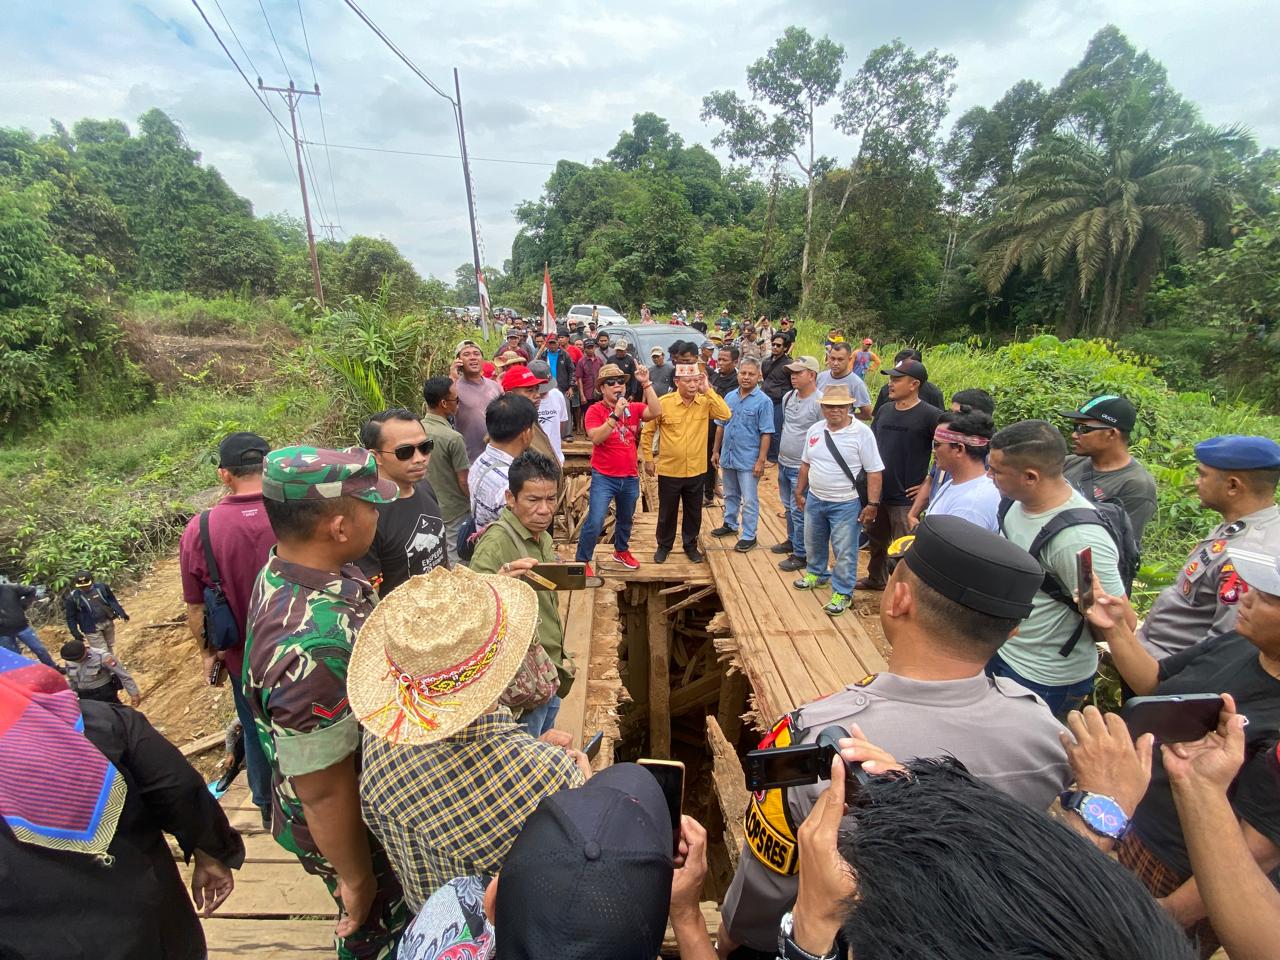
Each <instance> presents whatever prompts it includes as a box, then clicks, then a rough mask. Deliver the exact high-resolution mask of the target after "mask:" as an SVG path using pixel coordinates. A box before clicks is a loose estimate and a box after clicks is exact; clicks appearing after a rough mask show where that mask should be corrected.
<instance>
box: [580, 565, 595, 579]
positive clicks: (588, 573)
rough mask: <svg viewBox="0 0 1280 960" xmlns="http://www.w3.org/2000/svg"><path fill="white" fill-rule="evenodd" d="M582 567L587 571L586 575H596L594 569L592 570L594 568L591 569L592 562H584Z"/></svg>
mask: <svg viewBox="0 0 1280 960" xmlns="http://www.w3.org/2000/svg"><path fill="white" fill-rule="evenodd" d="M582 568H583V570H584V571H585V572H586V575H587V576H588V577H594V576H595V575H596V572H595V571H594V570H592V569H591V564H589V563H584V564H583V565H582Z"/></svg>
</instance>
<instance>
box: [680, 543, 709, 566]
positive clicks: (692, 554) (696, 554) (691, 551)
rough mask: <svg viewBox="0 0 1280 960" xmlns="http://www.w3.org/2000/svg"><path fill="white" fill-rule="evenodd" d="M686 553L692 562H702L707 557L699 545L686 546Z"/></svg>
mask: <svg viewBox="0 0 1280 960" xmlns="http://www.w3.org/2000/svg"><path fill="white" fill-rule="evenodd" d="M684 555H685V556H686V557H688V558H689V562H690V563H702V561H703V560H705V559H707V558H706V557H704V556H703V555H702V551H701V550H699V549H698V548H697V547H685V548H684Z"/></svg>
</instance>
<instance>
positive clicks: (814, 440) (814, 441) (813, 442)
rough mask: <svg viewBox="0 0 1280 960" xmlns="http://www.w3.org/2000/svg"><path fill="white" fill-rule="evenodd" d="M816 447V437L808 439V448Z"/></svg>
mask: <svg viewBox="0 0 1280 960" xmlns="http://www.w3.org/2000/svg"><path fill="white" fill-rule="evenodd" d="M817 445H818V438H817V437H810V438H809V446H811V447H816V446H817Z"/></svg>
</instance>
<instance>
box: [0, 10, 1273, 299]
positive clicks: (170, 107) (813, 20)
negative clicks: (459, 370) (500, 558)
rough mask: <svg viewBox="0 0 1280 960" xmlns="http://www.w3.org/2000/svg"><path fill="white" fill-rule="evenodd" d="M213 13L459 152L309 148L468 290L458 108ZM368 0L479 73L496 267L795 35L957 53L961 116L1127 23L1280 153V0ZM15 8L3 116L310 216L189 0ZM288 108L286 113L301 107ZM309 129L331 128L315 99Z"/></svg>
mask: <svg viewBox="0 0 1280 960" xmlns="http://www.w3.org/2000/svg"><path fill="white" fill-rule="evenodd" d="M199 2H200V5H201V7H203V8H204V10H205V12H206V13H207V14H208V16H209V19H210V21H211V22H212V24H213V26H214V27H215V28H216V29H217V30H218V32H219V33H220V34H221V35H222V38H223V40H224V41H225V43H226V44H227V46H228V48H229V49H230V50H231V52H232V54H233V55H234V56H235V58H236V59H237V60H238V61H239V62H240V65H241V66H242V67H243V69H244V70H245V73H247V74H248V76H249V77H250V78H251V79H256V77H257V76H259V75H261V76H262V77H263V79H264V80H265V81H266V83H268V84H276V85H280V84H283V83H287V81H288V78H289V76H292V77H293V78H294V80H296V81H297V82H298V84H299V85H300V86H306V87H310V86H311V85H312V82H313V80H312V69H313V66H312V65H313V64H314V71H315V76H316V79H318V81H319V84H320V88H321V90H322V93H323V97H322V99H323V106H324V116H323V121H324V129H325V131H326V132H327V139H328V141H329V143H330V144H331V145H336V144H343V145H347V146H355V147H366V148H369V147H372V148H378V149H379V150H390V151H410V152H415V153H428V154H443V155H445V156H444V157H429V156H408V155H403V154H397V153H383V152H373V151H369V150H353V149H348V148H347V147H341V148H340V147H337V146H332V147H331V148H330V150H329V151H328V154H327V155H326V152H325V151H324V149H322V148H319V147H312V148H311V149H310V158H311V166H312V172H313V175H314V177H315V181H316V186H317V192H318V193H319V198H318V201H319V210H318V211H317V210H315V209H314V207H313V212H315V213H316V216H317V220H318V221H320V222H325V223H331V224H341V231H340V232H339V233H338V236H346V237H349V236H352V235H353V234H357V233H361V234H369V235H374V236H385V237H387V238H388V239H390V240H392V241H394V242H395V243H396V244H397V245H398V246H399V247H400V249H401V250H402V251H403V252H404V253H405V254H406V256H408V257H409V258H410V259H411V260H412V261H413V262H414V263H415V264H416V265H417V266H418V268H419V269H420V270H421V271H422V272H423V273H424V274H425V273H430V274H434V275H436V276H438V277H440V278H442V279H448V280H451V279H452V276H453V271H454V268H455V267H456V266H457V265H458V264H459V263H464V262H469V261H470V260H471V248H470V239H469V237H468V232H467V217H466V205H465V196H464V188H463V182H462V174H461V169H460V164H459V163H458V161H457V160H456V159H450V157H452V156H456V154H457V140H456V136H455V134H454V129H453V124H452V115H451V111H450V107H449V104H448V103H447V102H445V101H444V100H442V99H441V98H440V97H438V96H437V95H436V94H435V93H433V92H432V91H431V90H430V88H428V87H427V85H426V84H424V83H423V82H422V81H421V80H419V79H418V78H417V77H415V76H414V75H413V74H412V73H411V72H410V71H409V69H408V68H407V67H406V66H405V65H404V64H403V63H401V62H400V61H399V60H397V59H396V58H395V57H394V56H393V54H392V53H391V52H390V51H389V50H388V49H387V48H386V47H384V46H383V45H382V44H381V42H380V41H379V40H378V39H377V38H376V37H375V36H374V35H373V33H372V32H371V31H370V30H369V29H368V28H367V27H366V26H365V25H364V24H363V23H361V22H360V21H359V20H358V19H357V17H356V15H355V14H354V13H353V12H352V11H351V10H350V9H349V8H348V7H347V6H346V5H345V4H344V3H343V2H342V0H261V2H260V0H199ZM359 2H360V4H361V6H362V8H363V9H364V10H365V12H366V13H367V14H368V15H369V16H370V17H371V18H372V19H373V20H374V21H375V22H376V23H377V24H378V25H379V26H381V27H382V28H383V30H384V31H386V33H387V34H388V35H389V36H390V37H391V39H392V40H394V41H395V42H396V43H397V44H398V45H399V46H400V47H401V48H402V49H403V50H404V51H405V52H406V54H407V55H408V56H409V57H410V59H412V60H413V61H414V62H415V63H416V64H417V65H418V66H419V67H420V68H421V69H422V71H423V72H424V73H425V74H426V75H427V76H428V77H430V78H431V79H432V80H433V81H435V82H436V83H437V84H438V85H440V86H442V87H444V88H445V89H447V90H451V89H452V74H451V68H452V67H455V66H456V67H458V68H459V70H460V71H461V77H462V94H463V105H464V109H465V115H466V120H467V136H468V147H469V148H470V151H471V154H472V156H473V158H490V159H485V160H479V159H477V160H476V162H474V163H473V177H474V180H475V183H476V204H477V208H478V211H479V219H480V228H481V236H482V239H483V243H484V245H485V250H486V253H485V259H486V261H488V262H491V263H497V264H500V263H501V262H502V261H503V260H504V259H505V258H506V257H507V256H509V254H510V249H511V240H512V238H513V237H514V235H515V231H516V222H515V219H514V217H513V215H512V210H513V208H514V207H515V206H516V204H517V203H519V202H520V201H522V200H525V199H533V198H535V197H537V196H538V194H539V193H540V192H541V187H542V184H543V182H544V181H545V179H546V177H547V174H548V173H549V172H550V169H551V165H553V164H554V163H555V161H556V160H558V159H560V158H569V159H573V160H579V161H583V162H589V161H591V160H592V159H594V158H598V157H603V156H604V155H605V154H606V153H607V152H608V150H609V148H610V147H611V146H612V145H613V144H614V143H615V142H616V140H617V137H618V134H619V132H621V131H622V130H624V129H627V128H628V127H629V126H630V122H631V117H632V115H633V114H635V113H638V112H642V111H646V110H652V111H654V112H656V113H658V114H659V115H661V116H663V117H666V118H667V119H668V120H669V121H670V123H671V125H672V127H673V128H674V129H675V130H676V131H678V132H679V133H680V134H682V135H683V136H684V138H685V140H686V141H688V142H693V141H700V142H703V143H708V142H709V141H710V139H711V137H712V136H713V135H714V132H715V131H714V130H713V129H711V128H709V127H708V126H706V125H705V124H703V123H702V121H701V120H700V119H699V117H698V114H699V111H700V108H701V101H702V97H703V95H704V94H706V93H708V92H709V91H711V90H713V89H720V88H726V87H733V88H737V89H739V90H740V91H742V92H743V93H745V92H746V89H745V69H746V66H747V64H748V63H750V62H751V61H752V60H754V59H756V58H757V57H759V56H761V55H762V54H763V53H764V52H765V51H766V50H767V49H768V48H769V46H770V45H771V44H772V43H773V41H774V40H775V39H776V38H777V37H778V36H779V35H780V34H781V33H782V31H783V30H784V29H785V28H786V27H787V26H788V25H790V24H800V25H803V26H805V27H807V28H808V29H809V30H810V31H811V32H813V33H815V34H822V33H826V34H828V35H830V36H831V37H832V38H833V39H835V40H837V41H838V42H840V43H841V44H843V45H844V47H845V50H846V51H847V55H848V56H847V61H846V72H847V73H851V72H852V71H853V70H854V69H856V67H857V65H859V64H860V63H861V62H862V59H863V58H864V57H865V56H866V54H867V52H868V51H869V50H870V49H871V48H872V47H874V46H876V45H878V44H880V43H884V42H886V41H888V40H891V39H892V38H894V37H901V38H902V39H903V40H904V41H905V42H906V43H908V44H910V45H911V46H914V47H916V48H918V49H927V48H929V47H935V46H936V47H938V48H939V49H941V50H943V51H946V52H949V53H952V54H954V55H955V56H956V57H957V58H958V60H959V70H958V72H957V76H956V83H957V91H956V95H955V98H954V100H953V103H952V112H951V117H952V118H954V117H957V116H959V115H960V114H961V113H963V112H964V111H965V110H966V109H968V108H969V107H971V106H973V105H975V104H983V105H989V104H991V103H992V102H993V101H994V100H995V99H997V98H998V97H999V96H1000V95H1001V94H1002V93H1003V92H1004V91H1005V90H1006V89H1007V88H1008V87H1009V86H1010V85H1012V84H1013V83H1015V82H1016V81H1018V80H1020V79H1023V78H1032V79H1035V80H1038V81H1040V82H1041V83H1043V84H1045V85H1046V86H1051V85H1053V84H1054V83H1055V82H1056V81H1057V80H1058V79H1059V78H1060V77H1061V75H1062V74H1063V72H1064V71H1065V70H1067V69H1068V68H1069V67H1071V66H1072V65H1073V64H1074V63H1076V62H1077V61H1078V60H1079V58H1080V56H1081V55H1082V53H1083V51H1084V47H1085V44H1086V43H1087V42H1088V39H1089V37H1090V36H1091V35H1092V34H1093V33H1094V32H1095V31H1096V30H1097V29H1098V28H1100V27H1101V26H1103V25H1104V24H1106V23H1108V22H1113V23H1115V24H1116V25H1118V26H1119V27H1120V28H1121V30H1123V31H1124V32H1125V33H1126V34H1127V35H1128V37H1129V38H1130V40H1131V41H1133V42H1134V43H1135V44H1136V45H1137V46H1138V47H1140V48H1146V49H1147V50H1149V51H1150V52H1151V53H1152V54H1153V55H1154V56H1155V57H1156V58H1158V59H1159V60H1161V61H1162V62H1163V63H1164V64H1165V65H1166V67H1167V68H1168V70H1169V74H1170V77H1171V79H1172V81H1173V84H1174V86H1175V87H1176V88H1177V89H1178V90H1180V91H1181V92H1182V93H1183V94H1185V95H1186V96H1188V97H1190V98H1191V99H1193V100H1195V101H1196V102H1198V103H1199V104H1200V106H1201V108H1202V109H1203V112H1204V115H1205V117H1206V118H1207V119H1208V120H1209V121H1210V122H1213V123H1230V122H1242V123H1244V124H1246V125H1247V126H1248V127H1250V128H1251V129H1252V131H1253V133H1254V135H1255V136H1256V137H1257V138H1258V140H1259V141H1260V142H1261V143H1262V144H1263V145H1264V146H1274V145H1280V109H1278V108H1280V102H1278V100H1280V96H1278V94H1277V92H1276V91H1277V90H1280V67H1277V66H1276V64H1275V58H1274V49H1273V47H1274V41H1275V38H1276V37H1277V36H1280V4H1278V3H1275V2H1274V0H1216V2H1213V3H1203V2H1199V0H1196V2H1192V0H1109V2H1105V3H1104V2H1102V0H982V2H955V0H915V2H913V3H889V2H886V0H879V2H870V0H844V2H839V0H837V2H834V3H833V2H831V0H792V2H790V3H765V2H748V0H742V2H738V3H729V2H724V0H703V2H700V3H688V2H684V3H676V2H672V0H645V2H643V3H625V2H618V0H615V2H591V0H565V2H558V0H549V2H539V3H535V2H529V0H471V2H467V3H460V2H446V0H436V2H430V3H427V2H404V0H359ZM219 4H220V6H219ZM299 6H301V13H302V15H303V16H300V13H299ZM7 7H8V9H7V11H6V14H5V16H4V18H3V19H2V20H0V49H3V50H4V51H5V59H6V64H5V66H4V67H3V68H0V124H3V125H6V126H23V127H27V128H30V129H32V130H34V131H37V132H44V131H46V130H47V129H48V124H49V120H50V118H58V119H60V120H63V121H64V122H67V123H68V124H69V123H70V122H72V121H74V120H75V119H77V118H80V117H84V116H93V117H108V116H111V117H120V118H123V119H125V120H126V121H128V122H130V123H132V121H133V120H134V119H136V117H137V116H138V115H140V114H141V113H143V112H144V111H146V110H147V109H149V108H150V107H153V106H156V107H160V108H161V109H163V110H165V111H166V112H167V113H168V114H169V115H170V116H172V117H173V118H174V119H175V120H177V121H178V122H179V123H180V124H181V125H182V127H183V128H184V129H185V130H186V132H187V136H188V138H189V139H190V142H191V144H192V146H194V147H195V148H196V149H198V150H199V151H201V153H202V154H203V156H204V160H205V162H206V163H209V164H212V165H214V166H216V167H217V168H218V169H219V170H221V171H222V173H223V175H224V176H225V177H226V178H227V180H228V181H229V182H230V184H231V186H232V187H233V188H234V189H235V190H237V191H238V192H239V193H241V194H242V195H245V196H247V197H249V198H250V199H251V200H252V201H253V203H254V206H255V209H256V210H257V211H258V212H259V213H266V212H270V211H277V210H286V211H289V212H291V213H295V214H300V212H301V201H300V198H299V193H298V183H297V176H296V168H295V167H294V165H293V163H294V161H293V151H292V147H291V146H289V145H288V144H287V141H286V140H283V139H282V138H281V137H280V136H278V128H277V127H276V125H275V123H274V122H273V121H272V119H271V117H270V116H268V115H267V112H266V110H265V109H264V108H263V106H262V105H261V104H260V103H258V102H257V100H255V98H254V95H253V93H251V91H250V90H249V88H248V87H246V85H245V84H244V81H242V80H241V79H240V77H239V76H238V75H237V74H236V72H235V69H234V68H233V67H232V65H231V63H230V62H229V61H228V59H227V57H226V56H225V55H224V54H223V52H222V50H221V49H220V48H219V47H218V44H217V42H216V41H215V39H214V37H213V35H212V34H211V33H210V31H209V29H208V28H207V27H206V26H205V24H204V23H203V21H202V20H201V19H200V15H199V13H198V12H197V11H196V9H195V7H194V6H193V5H192V3H191V2H190V0H138V2H130V0H97V2H94V3H86V2H84V0H41V2H18V0H15V2H14V3H11V4H8V5H7ZM264 14H265V15H264ZM303 17H305V30H306V38H305V39H304V34H303V29H304V28H303ZM228 25H229V26H228ZM233 30H234V35H233ZM272 32H274V40H273V38H272ZM308 40H309V42H310V57H308V50H307V41H308ZM272 103H273V106H274V107H276V115H277V116H278V117H279V118H280V119H281V120H282V121H283V122H284V124H285V125H286V126H287V125H288V115H287V112H285V111H284V110H283V109H282V107H281V105H280V103H279V101H278V100H275V101H273V102H272ZM301 118H302V121H303V123H304V126H305V129H306V135H307V137H308V138H310V139H313V140H316V141H320V140H321V117H320V114H319V113H318V112H317V107H316V104H315V103H314V98H307V102H306V103H305V105H304V108H303V111H302V114H301ZM852 146H853V145H852V144H851V143H849V142H848V141H846V140H844V139H843V138H841V137H840V136H839V135H838V134H836V133H835V132H834V131H833V130H832V129H831V128H830V127H829V126H826V125H824V130H823V133H822V142H821V143H820V148H821V150H822V151H823V152H824V153H827V154H829V155H833V156H837V157H840V158H843V159H847V158H848V155H849V153H850V152H851V149H852ZM286 147H287V149H286ZM491 159H492V160H506V161H515V160H518V161H523V162H522V163H519V164H517V163H510V162H490V160H491ZM314 202H315V201H314V200H313V203H314Z"/></svg>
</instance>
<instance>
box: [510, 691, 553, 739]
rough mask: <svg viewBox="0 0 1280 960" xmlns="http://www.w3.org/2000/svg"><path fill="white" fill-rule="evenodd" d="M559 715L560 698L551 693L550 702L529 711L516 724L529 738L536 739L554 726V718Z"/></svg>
mask: <svg viewBox="0 0 1280 960" xmlns="http://www.w3.org/2000/svg"><path fill="white" fill-rule="evenodd" d="M559 713H560V698H559V697H557V696H556V695H555V694H554V693H553V694H552V695H551V699H550V700H548V701H547V702H546V703H544V704H543V705H542V706H540V707H536V708H535V709H533V710H530V711H529V712H528V713H526V714H525V715H524V716H522V717H521V718H520V719H519V720H518V721H516V722H517V723H519V724H520V726H522V727H524V728H525V730H526V731H528V733H529V736H531V737H533V738H535V739H537V738H538V737H540V736H542V735H543V734H544V733H546V732H547V731H548V730H550V729H551V728H552V727H553V726H555V722H556V717H557V716H558V715H559Z"/></svg>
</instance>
